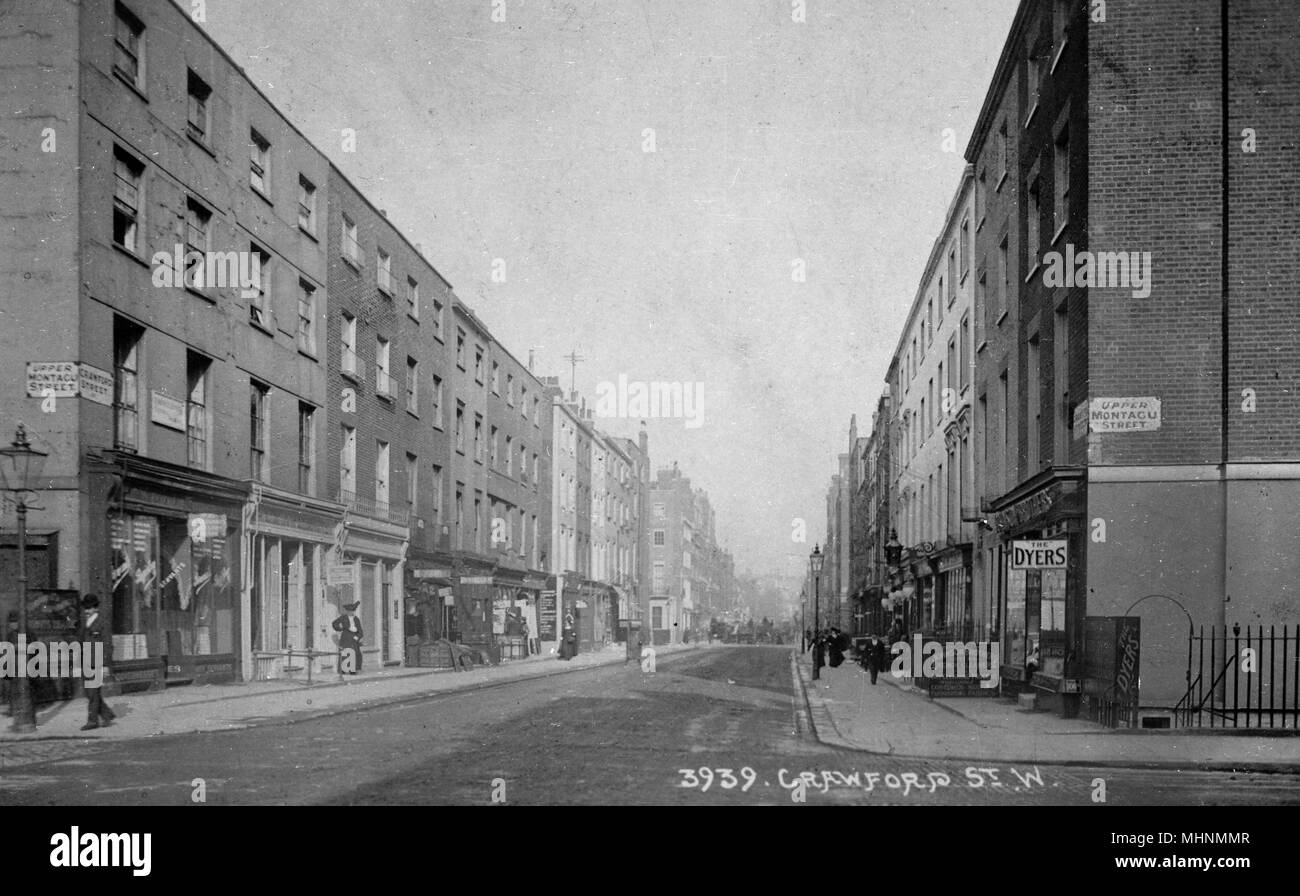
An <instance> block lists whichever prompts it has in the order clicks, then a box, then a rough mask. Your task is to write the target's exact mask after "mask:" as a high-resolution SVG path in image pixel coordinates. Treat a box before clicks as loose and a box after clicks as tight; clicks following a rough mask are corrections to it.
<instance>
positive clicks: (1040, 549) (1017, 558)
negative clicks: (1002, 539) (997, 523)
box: [1011, 539, 1068, 569]
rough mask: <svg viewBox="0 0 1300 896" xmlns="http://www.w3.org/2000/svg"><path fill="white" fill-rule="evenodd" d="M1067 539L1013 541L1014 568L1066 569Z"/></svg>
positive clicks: (1012, 556)
mask: <svg viewBox="0 0 1300 896" xmlns="http://www.w3.org/2000/svg"><path fill="white" fill-rule="evenodd" d="M1067 544H1068V542H1066V540H1065V539H1053V540H1051V541H1013V542H1011V568H1012V569H1065V561H1066V556H1067V550H1066V545H1067Z"/></svg>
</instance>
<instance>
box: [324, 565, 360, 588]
mask: <svg viewBox="0 0 1300 896" xmlns="http://www.w3.org/2000/svg"><path fill="white" fill-rule="evenodd" d="M356 581H357V568H356V567H355V566H352V565H351V564H349V565H347V566H327V567H326V568H325V584H326V585H331V586H335V585H355V584H356Z"/></svg>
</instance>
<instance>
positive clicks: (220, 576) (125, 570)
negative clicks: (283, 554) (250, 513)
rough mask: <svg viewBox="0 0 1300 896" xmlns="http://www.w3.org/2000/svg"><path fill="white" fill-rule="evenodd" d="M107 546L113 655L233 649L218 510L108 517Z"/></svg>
mask: <svg viewBox="0 0 1300 896" xmlns="http://www.w3.org/2000/svg"><path fill="white" fill-rule="evenodd" d="M110 546H111V550H112V576H113V617H112V623H113V656H114V659H115V660H117V661H123V660H133V659H146V658H150V657H156V656H163V655H169V656H175V655H181V656H207V655H210V654H225V653H232V652H233V650H234V641H233V626H234V604H233V600H232V594H231V573H230V563H231V558H230V554H229V551H230V542H229V540H228V539H227V537H226V518H225V517H224V516H222V515H220V514H192V515H190V516H189V517H188V518H170V517H155V516H148V515H124V516H120V517H115V518H114V519H113V521H112V526H111V538H110Z"/></svg>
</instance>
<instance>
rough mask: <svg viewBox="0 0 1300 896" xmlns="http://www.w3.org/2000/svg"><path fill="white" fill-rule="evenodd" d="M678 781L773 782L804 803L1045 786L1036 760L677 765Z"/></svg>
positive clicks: (756, 787)
mask: <svg viewBox="0 0 1300 896" xmlns="http://www.w3.org/2000/svg"><path fill="white" fill-rule="evenodd" d="M677 774H678V775H679V776H680V780H679V781H678V782H677V786H679V787H684V788H686V789H688V790H699V791H700V792H701V793H705V792H707V791H709V790H710V789H714V788H716V789H718V790H736V791H739V792H740V793H749V792H751V790H752V791H753V792H762V791H763V790H766V789H770V788H771V787H772V785H773V784H776V786H777V787H779V788H781V789H782V790H784V791H786V792H787V793H788V794H789V795H790V799H791V800H793V801H794V802H796V803H802V802H804V800H805V799H806V798H807V795H808V794H809V793H822V794H825V793H829V792H830V791H832V790H860V791H862V792H864V793H872V792H873V791H887V792H890V793H891V794H899V795H901V796H911V795H914V794H932V793H935V792H936V791H939V790H941V789H965V790H990V791H993V790H999V789H1006V790H1011V791H1015V792H1019V791H1027V790H1033V789H1035V788H1046V787H1047V784H1045V783H1044V781H1043V776H1042V773H1041V772H1039V770H1038V766H1034V767H1033V770H1032V771H1021V770H1019V769H1016V768H1012V767H1009V766H1008V767H1006V768H998V767H996V766H974V765H972V766H967V767H966V768H965V769H964V770H963V772H962V774H961V775H950V774H948V773H947V772H897V773H895V772H863V771H847V772H845V771H831V770H823V771H791V770H789V769H785V768H782V769H778V770H777V773H776V774H775V775H769V776H763V777H761V778H760V776H759V774H758V772H756V771H755V770H754V769H752V768H750V767H749V766H744V767H743V768H739V769H730V768H707V767H706V768H683V769H678V770H677Z"/></svg>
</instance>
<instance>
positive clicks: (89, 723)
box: [81, 594, 117, 731]
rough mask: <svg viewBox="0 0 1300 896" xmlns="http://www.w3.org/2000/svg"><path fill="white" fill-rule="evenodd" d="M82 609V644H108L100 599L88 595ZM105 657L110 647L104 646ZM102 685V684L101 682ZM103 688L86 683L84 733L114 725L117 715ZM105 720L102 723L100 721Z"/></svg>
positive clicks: (82, 600)
mask: <svg viewBox="0 0 1300 896" xmlns="http://www.w3.org/2000/svg"><path fill="white" fill-rule="evenodd" d="M81 608H82V611H83V617H82V619H83V621H82V627H81V642H82V643H83V644H101V645H106V644H107V640H108V639H107V637H106V635H105V634H104V620H103V619H102V618H100V615H99V598H98V597H96V596H95V595H93V594H87V595H86V596H85V597H83V598H82V599H81ZM102 649H103V651H104V654H103V655H104V657H105V658H107V656H108V647H107V646H104V647H103V648H102ZM104 674H105V675H107V674H108V669H107V668H106V669H104ZM101 683H102V682H101ZM102 690H103V688H100V687H91V686H90V681H89V680H87V682H86V687H85V691H86V724H84V725H82V726H81V730H82V731H94V730H95V729H96V728H99V727H101V726H102V727H104V728H107V727H108V726H109V725H111V724H113V719H115V718H117V714H116V713H114V712H113V710H111V709H109V708H108V704H107V703H105V702H104V697H103V694H102V693H101V691H102ZM101 719H102V720H103V721H102V722H101V721H100V720H101Z"/></svg>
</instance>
